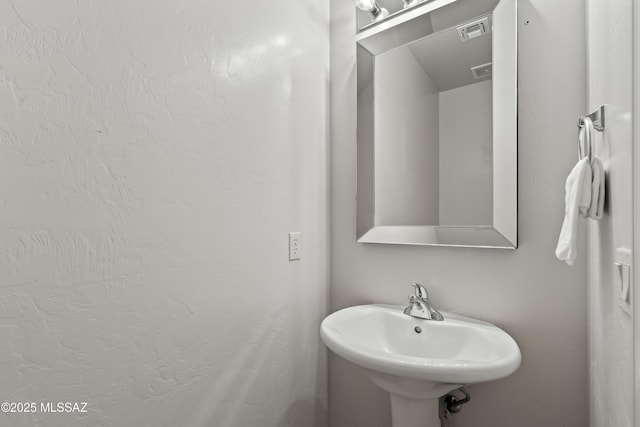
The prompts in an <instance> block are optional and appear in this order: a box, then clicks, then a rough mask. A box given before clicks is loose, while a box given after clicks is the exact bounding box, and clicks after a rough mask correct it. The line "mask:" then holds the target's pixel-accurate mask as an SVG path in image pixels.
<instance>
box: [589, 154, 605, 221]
mask: <svg viewBox="0 0 640 427" xmlns="http://www.w3.org/2000/svg"><path fill="white" fill-rule="evenodd" d="M591 170H592V178H591V206H590V207H589V218H591V219H595V220H599V219H601V218H602V211H603V210H604V167H603V166H602V162H601V161H600V159H599V158H597V157H593V160H592V161H591Z"/></svg>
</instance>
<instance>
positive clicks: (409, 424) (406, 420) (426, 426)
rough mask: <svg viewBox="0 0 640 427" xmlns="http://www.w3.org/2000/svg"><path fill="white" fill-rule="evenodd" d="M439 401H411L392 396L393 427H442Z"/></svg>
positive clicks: (395, 395)
mask: <svg viewBox="0 0 640 427" xmlns="http://www.w3.org/2000/svg"><path fill="white" fill-rule="evenodd" d="M438 412H439V399H437V398H436V399H409V398H406V397H402V396H398V395H397V394H391V420H392V422H391V425H392V426H393V427H440V425H441V424H440V416H439V415H438Z"/></svg>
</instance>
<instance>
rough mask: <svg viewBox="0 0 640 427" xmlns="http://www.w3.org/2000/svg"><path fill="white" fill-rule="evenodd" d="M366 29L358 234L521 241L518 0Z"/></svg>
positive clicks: (363, 238)
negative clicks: (518, 151)
mask: <svg viewBox="0 0 640 427" xmlns="http://www.w3.org/2000/svg"><path fill="white" fill-rule="evenodd" d="M425 3H426V4H425V5H424V13H420V7H422V6H417V7H416V10H415V11H412V13H413V15H412V16H411V17H410V18H406V17H405V18H404V19H402V20H399V21H398V22H397V23H394V22H391V21H392V19H393V18H390V21H389V22H384V23H380V24H377V25H376V26H374V27H372V28H369V29H367V30H365V31H362V32H360V33H358V36H357V67H358V68H357V80H358V82H357V93H358V116H357V119H358V202H357V238H358V241H359V242H363V243H391V244H413V245H440V246H472V247H494V248H515V247H517V12H516V0H473V1H469V0H467V1H465V0H458V1H456V2H454V3H451V2H448V3H451V4H448V5H446V6H445V7H442V8H439V9H436V10H433V9H432V8H431V10H430V9H429V7H428V6H429V2H425Z"/></svg>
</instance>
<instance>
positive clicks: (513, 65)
mask: <svg viewBox="0 0 640 427" xmlns="http://www.w3.org/2000/svg"><path fill="white" fill-rule="evenodd" d="M434 3H435V2H434ZM449 3H450V2H449ZM424 6H425V7H416V10H415V11H412V12H413V13H411V14H404V15H400V16H398V17H396V18H391V19H389V20H388V21H387V20H385V21H384V25H377V26H375V27H373V28H368V29H365V30H363V31H360V32H359V33H358V34H357V35H356V45H357V48H356V49H357V50H358V52H357V54H358V60H357V67H366V66H369V67H374V62H375V60H374V59H375V56H376V55H378V54H381V53H384V52H386V51H388V50H391V49H394V48H396V47H398V46H401V45H405V44H408V43H411V42H413V41H416V40H419V39H422V38H425V37H428V36H430V35H431V34H433V33H434V31H433V27H432V25H431V19H430V16H429V13H430V12H431V11H433V10H434V7H433V3H427V4H425V5H424ZM488 12H489V13H491V14H492V15H493V17H492V18H493V31H492V62H493V77H492V108H493V124H492V126H493V184H492V185H493V224H489V225H481V226H468V225H467V226H451V225H447V226H440V225H377V224H376V223H375V209H374V200H375V184H374V181H375V165H374V150H375V132H374V131H373V129H371V127H372V126H373V127H375V117H373V115H374V111H373V110H374V108H370V109H369V108H368V109H367V111H366V112H365V111H360V110H359V111H358V134H357V135H358V136H357V139H358V147H357V157H358V165H357V180H358V182H357V208H356V209H357V218H356V238H357V241H358V242H360V243H385V244H404V245H427V246H461V247H480V248H500V249H515V248H517V246H518V240H517V239H518V153H517V151H518V86H517V82H518V80H517V75H518V64H517V58H518V48H517V47H518V43H517V29H518V21H517V16H518V15H517V0H500V2H499V3H498V5H497V6H496V7H495V8H494V10H493V11H488ZM408 15H410V16H408ZM463 22H465V21H462V22H460V23H459V24H457V25H460V24H462V23H463ZM360 49H363V50H364V52H366V53H367V54H368V55H370V56H371V57H370V59H367V58H364V57H363V51H360ZM360 71H362V72H363V75H367V74H368V75H369V76H370V75H371V74H370V73H373V69H370V70H366V69H362V70H359V72H357V73H356V74H357V75H358V76H360V75H361V74H360ZM374 78H375V76H374ZM374 97H375V94H374ZM372 102H373V101H372ZM369 110H370V111H369ZM365 113H366V114H367V117H366V120H361V114H362V115H364V114H365ZM363 124H365V125H368V127H369V129H366V126H363ZM367 134H368V135H367Z"/></svg>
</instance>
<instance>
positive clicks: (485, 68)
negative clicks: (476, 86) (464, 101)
mask: <svg viewBox="0 0 640 427" xmlns="http://www.w3.org/2000/svg"><path fill="white" fill-rule="evenodd" d="M471 73H473V78H474V79H482V78H485V77H491V74H492V73H493V68H492V65H491V62H488V63H486V64H482V65H478V66H476V67H471Z"/></svg>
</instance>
